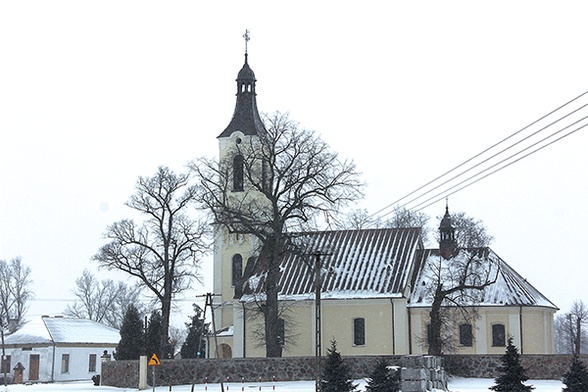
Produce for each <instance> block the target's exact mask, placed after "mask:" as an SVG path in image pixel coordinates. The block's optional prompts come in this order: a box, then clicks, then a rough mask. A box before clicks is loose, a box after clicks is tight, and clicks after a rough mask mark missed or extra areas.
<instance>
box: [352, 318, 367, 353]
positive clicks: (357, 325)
mask: <svg viewBox="0 0 588 392" xmlns="http://www.w3.org/2000/svg"><path fill="white" fill-rule="evenodd" d="M353 345H354V346H365V319H364V318H363V317H358V318H355V319H353Z"/></svg>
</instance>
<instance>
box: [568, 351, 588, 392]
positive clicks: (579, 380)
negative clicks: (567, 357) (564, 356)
mask: <svg viewBox="0 0 588 392" xmlns="http://www.w3.org/2000/svg"><path fill="white" fill-rule="evenodd" d="M563 383H564V385H565V387H564V388H563V389H562V391H563V392H586V391H588V370H586V365H584V363H582V361H581V360H580V358H578V356H577V355H574V358H573V359H572V363H571V365H570V370H568V372H567V373H566V374H564V376H563Z"/></svg>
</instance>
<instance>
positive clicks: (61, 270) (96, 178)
mask: <svg viewBox="0 0 588 392" xmlns="http://www.w3.org/2000/svg"><path fill="white" fill-rule="evenodd" d="M587 11H588V6H585V5H584V4H583V3H582V2H579V1H578V2H573V1H570V2H544V1H516V2H513V1H498V2H494V1H493V2H472V1H443V2H437V1H420V2H393V1H380V2H378V1H373V2H353V3H352V2H335V1H324V2H316V1H308V2H307V1H295V2H294V1H292V2H273V1H272V2H259V1H248V2H243V1H238V2H237V1H235V2H230V1H225V2H195V1H174V2H152V1H13V2H7V1H4V2H1V3H0V132H1V136H2V137H1V140H0V259H6V260H8V259H11V258H13V257H16V256H20V257H22V260H23V262H24V263H25V264H26V265H28V266H30V267H31V269H32V271H33V273H32V278H33V280H34V291H35V292H36V297H37V301H36V302H35V304H33V306H32V307H31V310H30V312H29V314H30V315H35V314H44V313H55V312H60V311H62V310H63V309H64V308H65V306H66V305H67V303H68V300H69V302H71V300H73V295H72V290H73V288H74V280H75V278H77V277H79V276H80V275H81V273H82V271H83V269H84V268H89V269H90V270H93V271H94V270H96V265H95V263H94V262H92V261H91V257H92V255H94V254H95V253H96V252H97V251H98V249H99V247H100V246H101V245H102V244H103V243H104V241H103V239H102V234H103V233H104V231H105V228H106V226H107V225H109V224H111V223H113V222H115V221H117V220H119V219H122V218H125V217H128V216H129V215H130V212H129V211H130V210H129V209H128V208H127V207H125V206H124V205H123V203H124V202H125V201H126V200H127V199H128V198H129V196H130V195H131V194H132V193H133V192H134V184H135V181H136V179H137V177H138V176H140V175H143V176H149V175H152V174H153V173H154V172H155V170H156V169H157V167H158V166H159V165H167V166H170V167H171V168H172V169H174V170H177V171H179V170H183V167H184V164H185V163H186V162H187V161H189V160H191V159H194V158H196V157H200V156H203V155H207V156H215V155H216V153H217V149H218V146H217V139H216V137H217V136H218V135H219V134H220V133H221V132H222V131H223V130H224V129H225V127H226V126H227V125H228V123H229V121H230V119H231V116H232V113H233V109H234V104H235V92H236V82H235V78H236V76H237V73H238V71H239V70H240V68H241V66H242V65H243V53H244V40H243V38H242V35H243V33H244V32H245V29H250V31H251V41H250V42H249V64H250V65H251V68H252V69H253V70H254V72H255V74H256V77H257V80H258V82H257V93H258V97H257V98H258V106H259V108H260V111H263V112H273V111H276V110H279V111H282V112H289V113H290V117H291V118H293V119H295V120H297V121H299V122H300V123H301V125H303V126H304V127H306V128H311V129H314V130H316V131H317V132H318V133H319V134H320V135H321V137H322V138H323V139H324V140H325V141H326V142H327V143H328V144H329V145H330V146H331V147H332V148H333V149H334V150H335V151H337V152H338V153H339V154H340V156H341V157H342V158H349V159H354V160H355V162H356V164H357V166H358V169H359V170H360V171H361V172H362V173H363V178H364V180H365V181H366V183H367V184H368V186H367V188H366V198H365V200H364V201H363V202H362V204H361V205H359V206H358V207H361V208H368V209H369V210H370V211H372V212H375V211H376V210H378V209H380V208H383V207H385V206H387V205H389V204H390V203H392V202H394V201H396V200H398V199H399V198H401V197H403V196H405V195H406V194H408V193H409V192H411V191H413V190H415V189H416V188H418V187H420V186H421V185H424V184H425V183H427V182H428V181H430V180H432V179H433V178H435V177H436V176H438V175H440V174H442V173H444V172H445V171H447V170H449V169H451V168H452V167H454V166H456V165H457V164H459V163H461V162H463V161H465V160H466V159H468V158H471V157H472V156H474V155H475V154H476V153H478V152H481V151H482V150H484V149H485V148H487V147H490V146H491V145H492V144H494V143H496V142H498V141H500V140H502V139H503V138H505V137H507V136H509V135H511V134H513V133H514V132H516V131H518V130H519V129H521V128H523V127H524V126H526V125H528V124H529V123H531V122H533V121H535V120H537V119H538V118H540V117H541V116H543V115H545V114H547V113H548V112H550V111H551V110H553V109H555V108H557V107H558V106H560V105H562V104H564V103H565V102H567V101H569V100H571V99H572V98H574V97H576V96H578V95H580V94H582V93H584V92H585V91H586V90H588V73H587V71H586V70H588V56H587V55H586V37H587V36H588V24H586V21H585V18H586V14H587ZM583 99H584V100H583V103H587V102H588V99H585V97H584V98H583ZM576 107H579V104H578V105H576ZM536 129H538V128H536ZM553 129H554V130H555V128H553ZM587 146H588V130H580V131H578V132H576V133H574V134H573V135H570V136H569V137H566V138H564V139H562V140H561V141H559V142H557V143H554V144H553V145H551V146H549V147H547V148H545V149H543V150H542V151H540V152H538V153H536V154H533V155H532V156H529V157H527V158H525V159H523V160H521V161H519V162H517V163H515V164H513V165H512V166H510V167H508V168H507V169H504V170H502V171H500V172H498V173H496V174H494V175H492V176H490V177H488V178H486V179H484V180H482V181H480V182H477V183H476V184H475V185H472V186H470V187H467V188H466V189H464V190H462V191H460V192H458V193H456V194H453V195H451V196H450V198H449V203H450V209H451V210H455V211H464V212H466V213H467V214H469V215H470V216H473V217H475V218H478V219H481V220H483V221H484V222H485V223H486V226H487V228H488V231H489V232H490V233H491V234H492V235H493V236H494V237H495V241H494V242H493V244H492V248H493V249H494V251H495V252H496V253H497V254H498V255H499V256H501V257H502V258H503V259H504V260H505V261H506V262H508V263H509V264H510V265H511V266H513V267H514V268H515V269H516V270H517V271H518V272H519V273H521V275H523V276H524V277H525V278H527V279H528V280H529V281H530V282H531V283H532V284H533V285H534V286H535V287H537V288H538V289H539V290H540V291H541V292H542V293H543V294H545V295H546V296H547V297H548V298H549V299H550V300H552V301H553V302H554V303H556V304H557V305H558V306H559V307H560V308H562V309H563V310H567V309H568V308H569V306H570V305H571V303H572V301H573V300H575V299H582V300H584V301H585V302H588V285H586V279H587V277H588V259H587V257H586V250H585V249H584V246H585V243H586V236H587V235H588V230H587V228H586V227H587V222H588V205H587V202H586V194H587V191H588V178H587V176H586V173H585V172H586V169H587V168H588V158H587V153H586V151H587V149H586V147H587ZM444 208H445V202H444V201H443V200H441V201H438V202H437V203H434V204H433V205H431V206H429V207H427V208H426V209H424V210H423V211H424V212H426V213H427V214H429V215H431V216H433V217H436V216H438V215H441V214H442V213H443V212H444ZM207 263H208V265H209V264H210V263H211V261H209V260H207ZM100 274H101V275H100V276H105V275H103V272H100ZM115 277H118V278H119V279H126V276H125V275H118V276H115ZM211 281H212V280H211V279H210V276H208V277H207V279H206V286H205V287H201V286H195V292H197V293H204V292H206V291H209V290H211ZM191 302H192V299H191V298H187V299H186V301H185V303H186V304H189V303H191ZM181 319H182V321H186V319H187V315H186V317H184V316H182V318H181Z"/></svg>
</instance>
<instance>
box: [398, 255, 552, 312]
mask: <svg viewBox="0 0 588 392" xmlns="http://www.w3.org/2000/svg"><path fill="white" fill-rule="evenodd" d="M466 252H469V253H470V254H472V253H473V254H478V255H481V260H482V262H484V263H486V264H487V268H490V270H489V271H491V273H490V276H491V278H492V279H494V277H496V282H495V283H493V284H492V285H490V286H488V287H486V289H485V290H484V292H483V293H482V294H481V296H480V298H479V302H478V303H477V304H476V305H477V306H541V307H548V308H553V309H557V306H555V305H554V304H553V302H551V301H549V300H548V299H547V297H545V296H544V295H543V294H541V293H540V292H539V290H537V289H536V288H535V287H533V286H532V285H531V283H529V282H528V281H527V280H526V279H525V278H523V277H522V276H521V275H520V274H519V273H517V272H516V271H515V270H514V269H513V268H512V267H511V266H510V265H508V264H507V263H506V262H505V261H504V260H502V259H501V258H500V257H499V256H498V255H497V254H496V253H494V251H492V249H490V248H487V247H486V248H476V249H467V250H466ZM455 257H456V258H457V257H467V256H464V251H461V252H460V253H459V254H458V255H456V256H455ZM417 258H418V260H417V263H418V265H419V266H420V270H419V272H418V275H417V278H416V280H415V285H414V289H413V290H412V293H411V297H410V301H409V306H411V307H428V306H431V303H432V301H431V300H432V298H431V296H430V295H429V294H428V292H427V287H429V283H430V279H432V277H431V276H430V271H431V270H432V269H431V267H434V266H438V265H439V263H451V262H452V259H450V260H444V259H442V258H440V256H439V250H438V249H425V250H423V251H420V252H417ZM496 274H497V275H496ZM447 280H448V279H447Z"/></svg>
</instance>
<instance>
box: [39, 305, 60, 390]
mask: <svg viewBox="0 0 588 392" xmlns="http://www.w3.org/2000/svg"><path fill="white" fill-rule="evenodd" d="M42 319H43V324H45V328H47V333H48V334H49V337H50V338H51V343H53V359H52V360H51V382H55V351H56V349H57V343H55V339H53V335H52V334H51V330H50V329H49V327H48V326H47V323H46V322H45V316H42Z"/></svg>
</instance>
